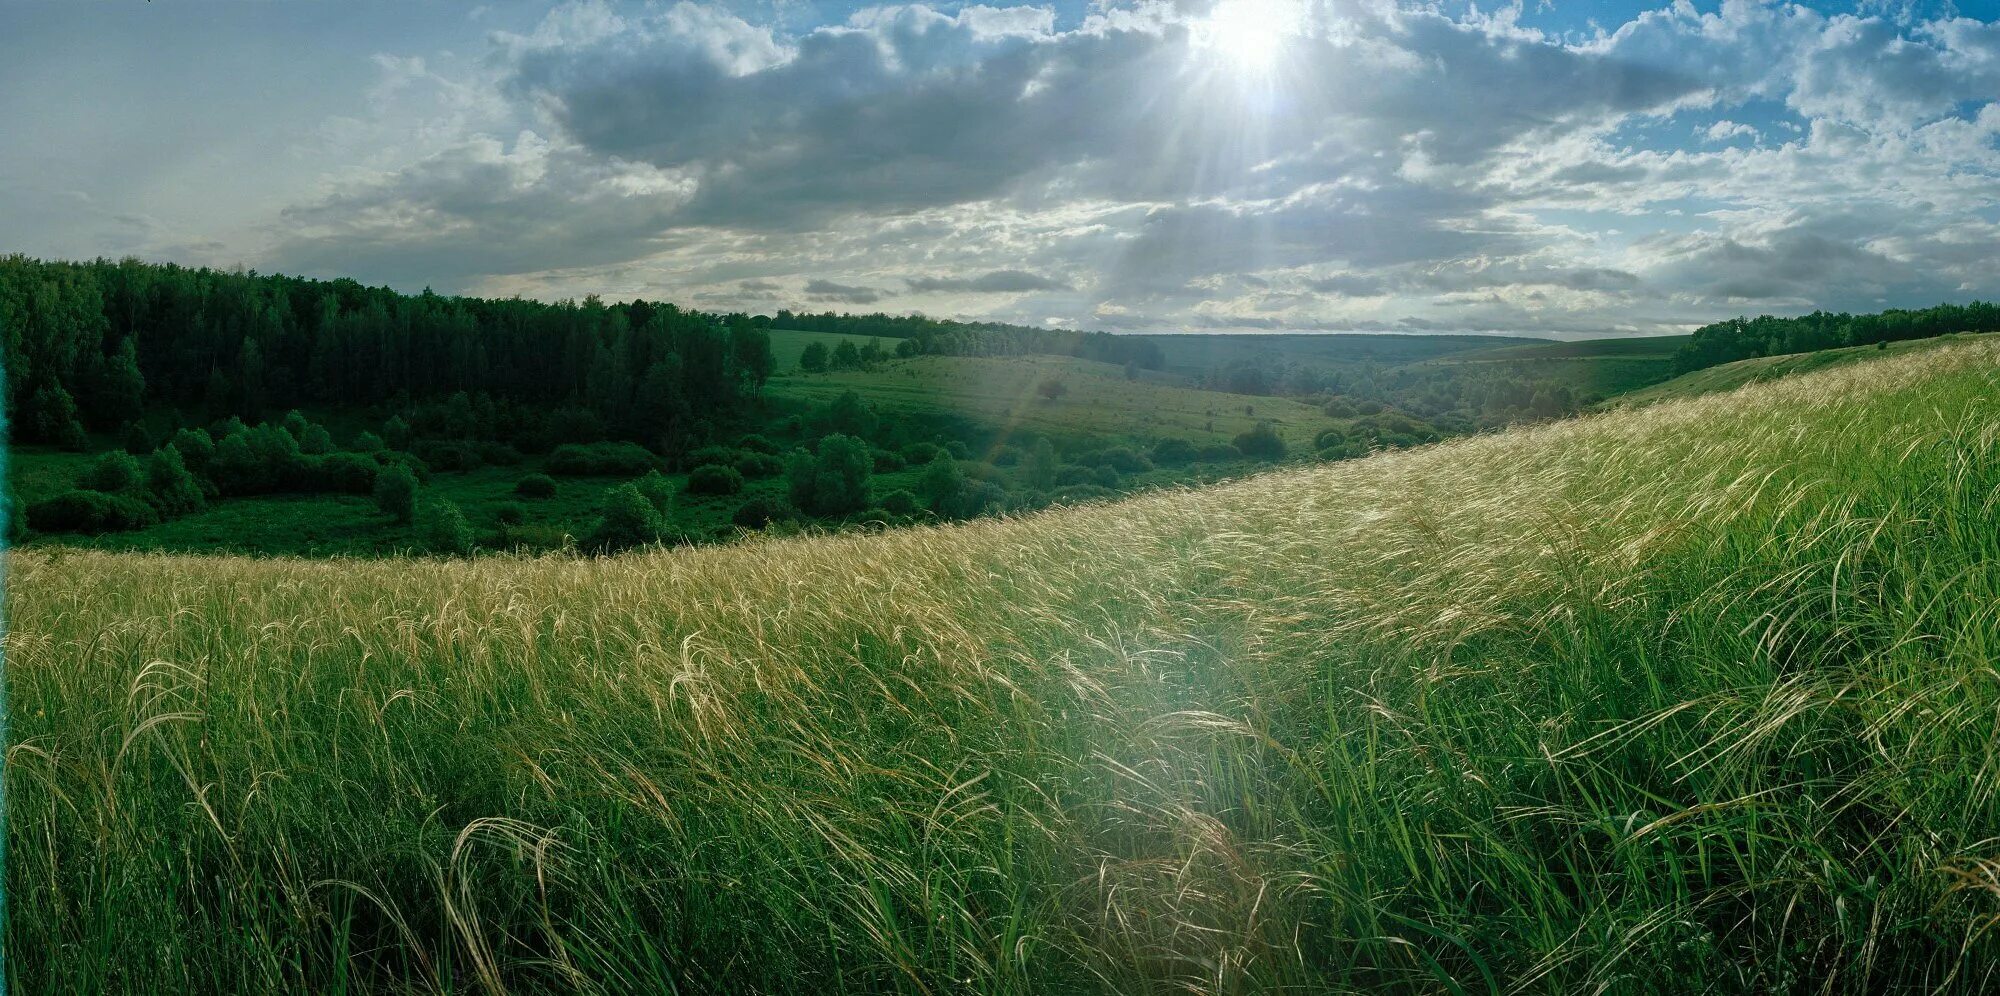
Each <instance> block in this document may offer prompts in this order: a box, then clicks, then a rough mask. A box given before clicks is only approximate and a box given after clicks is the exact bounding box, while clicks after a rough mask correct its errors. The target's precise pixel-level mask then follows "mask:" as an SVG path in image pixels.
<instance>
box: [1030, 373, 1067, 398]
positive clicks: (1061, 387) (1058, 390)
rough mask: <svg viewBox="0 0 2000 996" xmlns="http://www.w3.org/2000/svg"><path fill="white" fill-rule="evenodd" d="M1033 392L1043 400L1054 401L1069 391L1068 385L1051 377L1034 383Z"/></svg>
mask: <svg viewBox="0 0 2000 996" xmlns="http://www.w3.org/2000/svg"><path fill="white" fill-rule="evenodd" d="M1035 393H1036V394H1038V395H1040V396H1041V398H1042V400H1043V401H1054V400H1056V399H1057V398H1060V397H1062V396H1063V395H1065V394H1068V393H1069V385H1068V384H1065V383H1063V382H1062V381H1060V380H1057V379H1055V378H1053V377H1051V378H1048V379H1046V380H1044V381H1042V382H1041V383H1039V384H1036V385H1035Z"/></svg>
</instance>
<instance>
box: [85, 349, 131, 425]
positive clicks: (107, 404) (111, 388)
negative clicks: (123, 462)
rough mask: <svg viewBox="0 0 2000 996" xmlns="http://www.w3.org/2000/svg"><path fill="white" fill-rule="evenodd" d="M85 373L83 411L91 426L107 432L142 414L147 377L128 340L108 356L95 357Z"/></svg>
mask: <svg viewBox="0 0 2000 996" xmlns="http://www.w3.org/2000/svg"><path fill="white" fill-rule="evenodd" d="M93 355H94V354H93ZM84 373H85V376H84V384H83V394H84V399H85V400H86V401H87V402H88V404H87V405H85V411H87V412H88V414H89V416H90V422H91V423H92V424H94V425H96V426H98V427H99V428H109V427H111V426H115V425H118V424H120V423H123V422H130V421H132V420H133V419H136V418H138V417H139V416H140V415H142V414H144V413H145V410H146V375H145V374H143V373H141V372H140V371H139V353H138V349H137V347H136V344H135V341H134V340H133V338H132V337H131V336H127V337H126V338H125V341H124V342H122V343H120V344H119V346H118V350H117V351H116V352H114V353H112V354H111V355H109V356H96V357H95V359H94V361H93V362H92V363H91V365H90V368H89V369H88V370H86V371H85V372H84Z"/></svg>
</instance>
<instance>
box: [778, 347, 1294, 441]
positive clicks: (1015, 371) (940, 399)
mask: <svg viewBox="0 0 2000 996" xmlns="http://www.w3.org/2000/svg"><path fill="white" fill-rule="evenodd" d="M1044 381H1057V382H1060V383H1062V384H1063V386H1064V388H1065V393H1064V394H1063V395H1062V396H1061V397H1059V398H1055V399H1053V400H1051V399H1047V398H1043V397H1041V396H1040V395H1039V394H1037V391H1036V389H1037V387H1038V386H1039V385H1041V384H1042V383H1043V382H1044ZM767 390H768V391H769V393H770V394H771V396H772V397H774V398H778V399H783V400H788V401H800V402H806V403H811V404H824V403H826V402H827V401H830V400H832V399H833V398H835V397H837V396H839V395H840V394H841V392H843V391H849V390H851V391H854V392H855V393H856V394H859V395H860V396H861V397H862V398H863V399H864V400H866V401H867V402H868V403H869V404H870V405H872V406H874V407H875V408H876V409H877V410H879V411H883V412H894V413H914V414H918V415H933V416H938V415H943V416H950V417H954V418H968V419H972V420H975V421H978V422H980V423H983V424H987V425H992V426H998V427H1001V428H1002V429H1003V432H1005V433H1015V432H1040V433H1048V434H1052V435H1057V436H1066V437H1072V438H1075V437H1086V436H1103V437H1111V438H1117V437H1135V438H1139V439H1157V438H1160V437H1164V436H1173V437H1179V438H1184V439H1188V440H1191V441H1194V442H1197V443H1210V442H1228V441H1229V440H1230V439H1232V438H1234V437H1235V436H1236V434H1238V433H1240V432H1244V431H1246V430H1248V429H1250V428H1251V427H1252V426H1255V425H1256V424H1257V423H1258V422H1260V421H1268V422H1271V423H1273V425H1274V427H1275V428H1276V429H1277V430H1278V433H1279V434H1280V435H1281V436H1283V437H1284V439H1285V441H1286V442H1287V443H1289V444H1291V445H1293V446H1296V447H1301V448H1307V447H1308V446H1309V444H1310V443H1311V441H1312V438H1313V435H1314V434H1315V433H1317V432H1319V431H1320V430H1323V429H1325V428H1326V427H1327V426H1328V424H1329V422H1328V420H1327V418H1326V417H1325V416H1324V415H1323V414H1321V412H1320V411H1319V410H1318V409H1317V408H1314V407H1312V406H1310V405H1306V404H1302V403H1300V402H1298V401H1295V400H1292V399H1289V398H1273V397H1255V396H1248V395H1236V394H1225V393H1221V392H1217V391H1204V390H1198V389H1195V388H1191V387H1182V386H1177V385H1174V384H1171V383H1162V382H1159V381H1157V380H1153V379H1147V378H1144V377H1138V378H1127V377H1126V375H1125V370H1124V368H1122V367H1118V366H1113V365H1112V364H1109V363H1099V362H1096V361H1094V360H1081V359H1075V358H1071V357H1062V356H1036V355H1029V356H996V357H985V356H919V357H913V358H911V359H908V360H899V361H896V362H894V363H890V364H888V365H886V366H884V367H882V368H880V369H877V370H852V371H840V372H836V373H830V374H823V375H802V376H789V377H777V378H773V379H772V381H771V383H770V385H769V387H768V388H767Z"/></svg>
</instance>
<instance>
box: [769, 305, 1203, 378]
mask: <svg viewBox="0 0 2000 996" xmlns="http://www.w3.org/2000/svg"><path fill="white" fill-rule="evenodd" d="M749 320H750V321H751V322H755V323H761V324H762V327H768V328H778V329H799V330H802V331H806V332H831V333H837V334H842V335H871V336H884V337H888V338H895V339H902V340H904V342H902V343H899V344H898V345H897V348H896V355H898V356H915V355H918V354H921V353H931V354H936V355H940V356H1018V355H1022V354H1025V353H1042V354H1047V355H1051V356H1076V357H1081V358H1083V359H1086V360H1098V361H1100V362H1104V363H1119V364H1124V363H1130V364H1133V365H1135V366H1138V367H1142V368H1144V369H1147V370H1157V369H1159V368H1160V365H1161V363H1162V362H1163V360H1164V354H1163V353H1162V352H1161V350H1160V346H1159V344H1158V343H1156V342H1153V341H1152V340H1150V339H1144V338H1140V337H1137V336H1122V335H1112V334H1111V333H1109V332H1070V331H1063V330H1060V329H1046V328H1039V327H1036V326H1031V325H1008V324H1006V323H1004V322H954V321H950V320H948V319H938V318H926V317H924V316H922V315H885V314H882V313H880V312H877V313H875V314H872V315H842V314H835V313H834V312H831V311H827V312H821V313H820V314H816V315H815V314H808V313H805V312H792V311H779V312H778V313H777V315H775V316H773V317H771V318H768V319H767V318H765V317H764V316H762V315H757V316H754V317H752V318H750V319H749Z"/></svg>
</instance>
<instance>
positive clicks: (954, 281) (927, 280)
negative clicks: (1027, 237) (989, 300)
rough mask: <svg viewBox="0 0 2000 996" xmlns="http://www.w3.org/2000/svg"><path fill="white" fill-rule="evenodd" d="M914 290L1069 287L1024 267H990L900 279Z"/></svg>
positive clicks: (1007, 290) (988, 291) (1015, 291)
mask: <svg viewBox="0 0 2000 996" xmlns="http://www.w3.org/2000/svg"><path fill="white" fill-rule="evenodd" d="M903 282H904V283H905V284H907V285H909V288H910V290H911V291H913V292H918V293H925V292H933V291H947V292H957V293H967V294H1020V293H1023V292H1026V291H1056V290H1069V289H1070V284H1069V281H1066V280H1058V279H1056V278H1054V277H1045V276H1042V275H1041V274H1039V273H1029V272H1028V271H1026V270H993V271H991V272H989V273H982V274H980V275H979V276H976V277H910V278H908V279H906V280H904V281H903Z"/></svg>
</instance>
